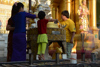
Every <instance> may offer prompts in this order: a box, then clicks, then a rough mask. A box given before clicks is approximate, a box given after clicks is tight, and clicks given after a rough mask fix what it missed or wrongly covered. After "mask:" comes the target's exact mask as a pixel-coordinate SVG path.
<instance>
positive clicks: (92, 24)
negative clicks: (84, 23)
mask: <svg viewBox="0 0 100 67" xmlns="http://www.w3.org/2000/svg"><path fill="white" fill-rule="evenodd" d="M89 8H90V9H89V10H90V15H89V16H90V27H92V28H93V29H94V28H97V25H96V0H89Z"/></svg>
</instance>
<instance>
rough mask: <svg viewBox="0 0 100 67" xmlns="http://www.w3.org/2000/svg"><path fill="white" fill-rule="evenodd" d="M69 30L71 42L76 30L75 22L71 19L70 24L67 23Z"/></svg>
mask: <svg viewBox="0 0 100 67" xmlns="http://www.w3.org/2000/svg"><path fill="white" fill-rule="evenodd" d="M69 31H70V32H71V40H70V43H73V40H74V36H75V32H76V28H75V24H74V22H73V21H71V22H70V24H69Z"/></svg>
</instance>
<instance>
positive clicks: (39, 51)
mask: <svg viewBox="0 0 100 67" xmlns="http://www.w3.org/2000/svg"><path fill="white" fill-rule="evenodd" d="M41 48H42V44H41V43H39V44H38V53H37V54H38V55H40V54H41V51H42V49H41Z"/></svg>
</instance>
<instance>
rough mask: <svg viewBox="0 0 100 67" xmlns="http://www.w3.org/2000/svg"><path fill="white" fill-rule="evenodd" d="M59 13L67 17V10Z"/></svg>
mask: <svg viewBox="0 0 100 67" xmlns="http://www.w3.org/2000/svg"><path fill="white" fill-rule="evenodd" d="M61 14H62V15H64V16H66V17H67V18H69V12H68V11H67V10H65V11H63V12H62V13H61Z"/></svg>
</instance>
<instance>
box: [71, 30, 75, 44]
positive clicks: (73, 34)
mask: <svg viewBox="0 0 100 67" xmlns="http://www.w3.org/2000/svg"><path fill="white" fill-rule="evenodd" d="M71 34H72V37H71V40H70V43H73V39H74V36H75V32H71Z"/></svg>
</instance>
